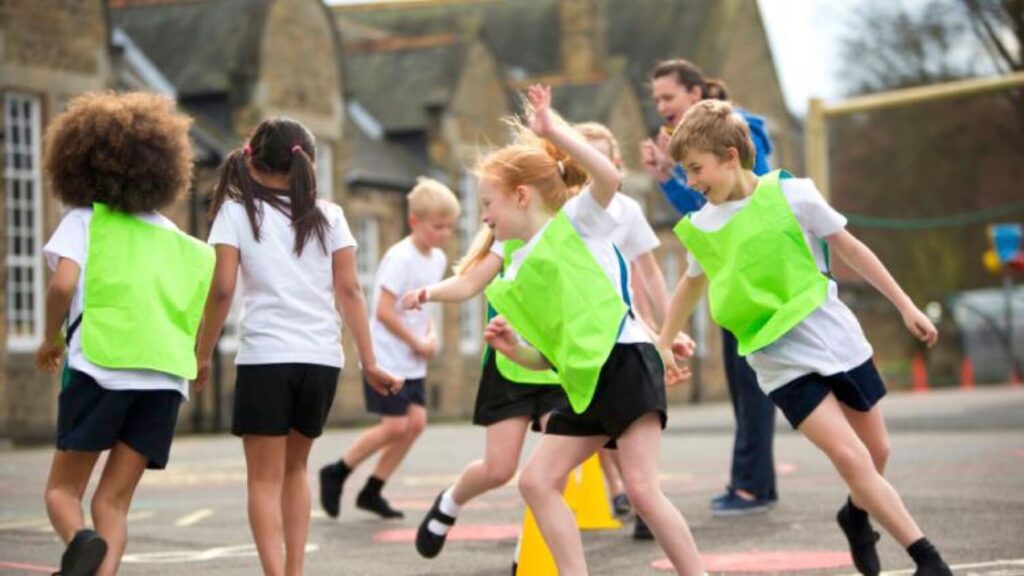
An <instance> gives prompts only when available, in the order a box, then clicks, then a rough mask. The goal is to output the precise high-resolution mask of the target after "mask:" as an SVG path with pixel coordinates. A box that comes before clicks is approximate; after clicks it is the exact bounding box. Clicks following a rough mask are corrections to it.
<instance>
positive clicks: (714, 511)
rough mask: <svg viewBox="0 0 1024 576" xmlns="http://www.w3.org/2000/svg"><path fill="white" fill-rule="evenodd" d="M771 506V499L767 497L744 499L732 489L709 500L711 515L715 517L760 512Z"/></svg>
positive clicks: (769, 508) (767, 509)
mask: <svg viewBox="0 0 1024 576" xmlns="http://www.w3.org/2000/svg"><path fill="white" fill-rule="evenodd" d="M771 508H772V501H771V500H769V499H767V498H755V499H753V500H746V499H744V498H741V497H740V495H739V494H737V493H736V492H734V491H729V492H728V493H727V494H724V495H723V496H721V497H719V498H716V499H714V500H712V501H711V515H712V516H716V517H725V516H746V515H747V514H760V513H763V512H767V511H769V510H771Z"/></svg>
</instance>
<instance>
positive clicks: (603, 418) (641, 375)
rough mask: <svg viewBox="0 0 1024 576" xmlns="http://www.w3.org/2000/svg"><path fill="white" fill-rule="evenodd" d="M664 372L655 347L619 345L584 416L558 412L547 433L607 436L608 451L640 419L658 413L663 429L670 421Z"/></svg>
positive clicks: (613, 349)
mask: <svg viewBox="0 0 1024 576" xmlns="http://www.w3.org/2000/svg"><path fill="white" fill-rule="evenodd" d="M664 374H665V371H664V368H663V367H662V365H661V357H660V356H658V351H657V349H656V348H655V347H654V345H652V344H649V343H646V342H640V343H635V344H616V345H615V347H614V348H612V353H611V354H610V355H609V356H608V360H607V361H606V362H605V363H604V367H603V368H601V375H600V376H599V377H598V380H597V389H596V390H595V391H594V398H593V400H591V401H590V406H588V407H587V409H586V410H585V411H584V412H583V413H582V414H576V413H574V412H573V411H572V408H569V407H567V408H562V409H559V410H555V412H554V413H553V414H552V415H551V418H550V419H549V420H548V427H547V429H546V430H545V431H544V433H545V434H558V435H560V436H608V437H609V438H610V440H609V442H608V444H606V447H607V448H615V447H616V446H615V440H616V439H617V438H618V437H619V436H621V435H622V433H623V432H625V431H626V429H627V428H629V426H630V425H631V424H632V423H633V422H635V421H636V420H637V419H638V418H640V417H641V416H643V415H644V414H647V413H648V412H657V413H658V416H660V417H661V427H662V428H665V423H666V422H668V416H667V414H666V409H667V405H668V404H667V402H666V401H665V377H664Z"/></svg>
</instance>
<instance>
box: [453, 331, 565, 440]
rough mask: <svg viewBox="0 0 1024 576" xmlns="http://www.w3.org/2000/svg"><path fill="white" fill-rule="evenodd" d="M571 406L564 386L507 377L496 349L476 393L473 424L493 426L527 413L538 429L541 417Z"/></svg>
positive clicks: (488, 356)
mask: <svg viewBox="0 0 1024 576" xmlns="http://www.w3.org/2000/svg"><path fill="white" fill-rule="evenodd" d="M568 405H569V400H568V398H566V397H565V392H563V391H562V387H561V386H558V385H554V384H551V385H541V384H518V383H516V382H513V381H511V380H509V379H507V378H505V377H504V376H502V375H501V373H500V372H498V363H497V361H496V360H495V353H494V351H493V350H488V351H487V356H486V358H484V366H483V372H482V373H481V375H480V388H478V389H477V392H476V408H474V409H473V424H476V425H477V426H490V425H491V424H496V423H498V422H501V421H502V420H508V419H509V418H517V417H520V416H527V417H529V418H530V420H531V421H532V422H533V430H534V431H536V432H539V431H540V419H541V417H542V416H544V415H545V414H547V413H548V412H551V411H552V410H555V409H556V408H565V407H567V406H568Z"/></svg>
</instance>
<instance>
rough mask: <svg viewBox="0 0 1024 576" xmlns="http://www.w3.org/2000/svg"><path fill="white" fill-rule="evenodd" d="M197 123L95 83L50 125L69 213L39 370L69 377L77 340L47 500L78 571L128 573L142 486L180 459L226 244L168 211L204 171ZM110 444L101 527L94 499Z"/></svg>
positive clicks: (68, 571) (60, 232)
mask: <svg viewBox="0 0 1024 576" xmlns="http://www.w3.org/2000/svg"><path fill="white" fill-rule="evenodd" d="M190 124H191V121H190V120H189V119H188V118H186V117H184V116H181V115H179V114H177V113H176V112H175V110H174V103H173V102H172V101H171V100H170V99H168V98H165V97H163V96H158V95H155V94H143V93H126V94H114V93H104V94H99V93H96V94H86V95H84V96H80V97H78V98H76V99H74V100H72V101H71V102H70V103H69V104H68V107H67V111H66V112H64V113H63V114H61V115H60V116H58V117H57V118H56V119H55V120H54V122H53V124H52V125H51V126H50V128H49V130H48V131H47V145H46V147H45V150H46V156H45V159H44V166H43V169H44V171H45V173H46V176H47V178H48V179H49V183H50V186H51V190H52V192H53V194H54V196H56V197H57V199H58V200H60V201H61V203H63V204H64V206H65V207H66V208H67V209H68V212H67V213H66V214H65V215H64V218H63V219H62V220H61V222H60V224H59V225H58V226H57V230H56V231H55V232H54V233H53V236H52V237H51V238H50V240H49V242H47V244H46V246H45V247H44V248H43V253H44V255H45V257H46V262H47V264H48V265H49V267H50V269H51V270H52V271H53V275H52V277H51V279H50V284H49V287H48V289H47V294H46V328H45V333H44V335H43V342H42V343H41V344H40V345H39V350H38V351H37V352H36V366H37V367H38V368H39V369H40V370H43V371H45V372H50V373H56V372H57V371H59V370H60V362H61V358H62V357H63V355H64V351H65V346H66V347H67V362H66V364H65V365H64V371H63V374H62V390H61V393H60V399H59V405H58V411H57V451H56V452H55V453H54V456H53V464H52V465H51V468H50V476H49V479H48V480H47V483H46V496H45V498H46V512H47V514H48V515H49V517H50V522H51V524H53V528H54V530H56V532H57V534H58V535H59V536H60V538H61V539H62V540H63V541H64V542H65V543H66V544H67V547H66V548H65V550H64V554H63V556H62V557H61V562H60V572H59V574H64V575H65V576H70V575H75V576H78V575H83V576H84V575H87V574H100V575H103V576H110V575H112V574H115V573H116V572H117V571H118V568H119V566H120V563H121V556H122V555H123V554H124V550H125V545H126V543H127V538H128V529H127V516H128V510H129V509H130V508H131V503H132V497H133V495H134V494H135V488H136V487H137V486H138V483H139V480H140V479H141V478H142V474H143V472H145V470H146V469H147V468H149V469H156V470H161V469H163V468H164V467H166V466H167V460H168V455H169V452H170V448H171V440H172V438H173V436H174V427H175V424H176V423H177V417H178V408H179V406H180V405H181V401H182V400H183V399H187V398H188V379H189V378H192V377H194V376H195V370H196V361H195V355H194V350H195V340H196V331H197V330H198V328H199V320H200V318H201V317H202V312H203V303H204V301H205V299H206V294H207V290H208V287H209V285H210V278H211V275H212V273H213V258H214V257H213V251H212V250H211V249H210V248H209V247H208V246H205V245H204V244H202V243H201V242H199V241H197V240H195V239H193V238H191V237H189V236H187V235H186V234H184V233H182V232H180V231H179V230H178V228H177V227H176V226H175V225H174V223H173V222H171V221H170V220H168V219H167V218H165V217H164V216H162V215H161V214H159V213H158V212H157V211H158V210H161V209H163V208H166V207H167V206H170V205H171V204H172V203H173V202H174V201H175V200H176V199H178V198H179V197H180V196H181V195H182V194H184V193H185V192H186V191H187V190H188V188H189V185H190V183H191V181H192V148H191V146H190V144H189V137H188V130H189V125H190ZM65 322H67V324H66V327H67V328H66V333H65V334H64V335H61V333H60V332H61V327H62V324H64V323H65ZM107 450H109V451H110V453H109V455H108V457H107V460H106V464H105V465H104V467H103V473H102V475H101V476H100V480H99V484H98V485H97V487H96V491H95V493H94V494H93V498H92V504H91V510H92V523H93V526H94V527H95V530H92V529H88V528H86V527H85V518H84V516H83V513H82V495H83V493H84V492H85V489H86V486H88V484H89V477H90V476H91V475H92V470H93V468H94V467H95V465H96V461H97V459H98V458H99V457H100V454H101V453H102V452H104V451H107Z"/></svg>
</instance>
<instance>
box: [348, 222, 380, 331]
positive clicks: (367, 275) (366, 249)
mask: <svg viewBox="0 0 1024 576" xmlns="http://www.w3.org/2000/svg"><path fill="white" fill-rule="evenodd" d="M353 234H354V235H355V237H356V243H357V244H359V246H358V247H357V248H356V271H357V272H358V273H359V284H360V285H361V286H362V287H363V294H365V295H366V305H367V306H368V307H369V308H370V313H371V314H372V313H373V311H372V308H373V277H374V271H376V270H377V262H379V261H380V232H379V226H378V222H377V217H376V216H372V215H365V216H363V217H361V218H359V221H358V222H356V229H355V230H354V231H353Z"/></svg>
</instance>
